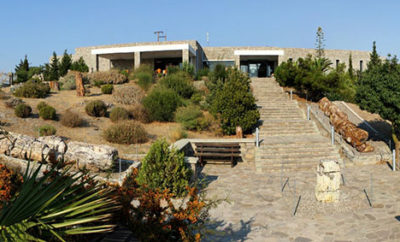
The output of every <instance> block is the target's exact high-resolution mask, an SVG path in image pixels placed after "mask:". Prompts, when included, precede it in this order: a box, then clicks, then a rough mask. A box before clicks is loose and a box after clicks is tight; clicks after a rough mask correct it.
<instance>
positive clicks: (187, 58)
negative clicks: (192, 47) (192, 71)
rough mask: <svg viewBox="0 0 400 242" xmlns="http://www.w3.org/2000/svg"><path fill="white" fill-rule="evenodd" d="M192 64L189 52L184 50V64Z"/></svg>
mask: <svg viewBox="0 0 400 242" xmlns="http://www.w3.org/2000/svg"><path fill="white" fill-rule="evenodd" d="M183 62H187V63H190V57H189V50H182V63H183Z"/></svg>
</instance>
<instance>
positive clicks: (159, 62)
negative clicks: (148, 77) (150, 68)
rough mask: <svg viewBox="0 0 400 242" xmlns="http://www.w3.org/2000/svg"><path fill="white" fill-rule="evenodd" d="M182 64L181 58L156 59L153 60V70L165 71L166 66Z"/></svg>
mask: <svg viewBox="0 0 400 242" xmlns="http://www.w3.org/2000/svg"><path fill="white" fill-rule="evenodd" d="M181 63H182V58H180V57H179V58H157V59H154V70H157V69H158V68H160V69H161V70H165V69H167V67H168V66H179V65H181Z"/></svg>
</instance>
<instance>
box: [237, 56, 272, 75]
mask: <svg viewBox="0 0 400 242" xmlns="http://www.w3.org/2000/svg"><path fill="white" fill-rule="evenodd" d="M275 65H276V62H275V61H270V60H243V61H240V70H242V71H243V72H247V73H249V76H250V77H270V76H271V75H272V73H274V69H275Z"/></svg>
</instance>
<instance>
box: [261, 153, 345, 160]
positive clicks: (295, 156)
mask: <svg viewBox="0 0 400 242" xmlns="http://www.w3.org/2000/svg"><path fill="white" fill-rule="evenodd" d="M256 157H257V158H258V159H261V162H263V161H264V162H274V161H277V160H285V161H286V160H287V161H297V160H304V159H313V158H320V157H324V158H327V159H330V158H332V159H336V158H340V157H339V155H338V154H335V153H333V152H328V153H327V152H315V153H310V152H308V153H278V154H274V155H271V154H257V156H256Z"/></svg>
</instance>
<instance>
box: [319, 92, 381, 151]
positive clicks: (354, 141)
mask: <svg viewBox="0 0 400 242" xmlns="http://www.w3.org/2000/svg"><path fill="white" fill-rule="evenodd" d="M319 108H320V109H321V110H322V111H323V112H324V114H325V115H326V116H328V117H329V122H330V123H331V125H332V126H333V127H335V130H336V132H338V133H339V134H340V135H342V137H343V139H344V140H346V142H347V143H349V144H350V145H352V146H353V147H354V148H356V149H357V151H359V152H371V151H373V150H374V148H373V147H372V146H371V145H370V144H367V143H366V142H367V140H368V132H367V131H365V130H363V129H360V128H357V126H356V125H354V124H353V123H352V122H350V121H349V120H348V116H347V114H345V113H344V112H342V111H341V110H340V109H339V108H338V107H337V106H336V105H335V104H333V103H332V102H330V101H329V99H328V98H326V97H324V98H322V99H321V100H320V101H319Z"/></svg>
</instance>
